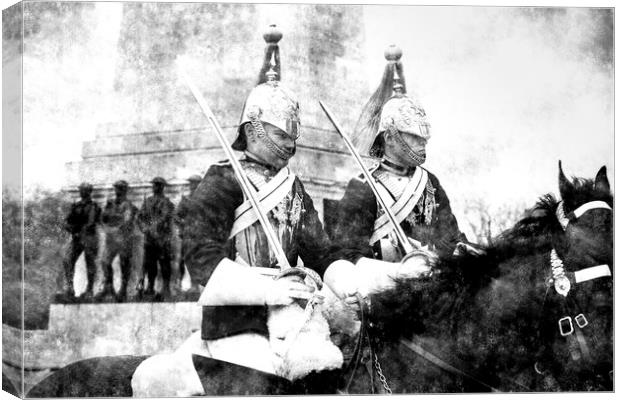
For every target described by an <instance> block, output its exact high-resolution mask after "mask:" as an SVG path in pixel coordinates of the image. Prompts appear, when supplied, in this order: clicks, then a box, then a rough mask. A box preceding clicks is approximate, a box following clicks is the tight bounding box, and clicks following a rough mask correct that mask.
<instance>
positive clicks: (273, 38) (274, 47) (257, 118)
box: [232, 25, 300, 150]
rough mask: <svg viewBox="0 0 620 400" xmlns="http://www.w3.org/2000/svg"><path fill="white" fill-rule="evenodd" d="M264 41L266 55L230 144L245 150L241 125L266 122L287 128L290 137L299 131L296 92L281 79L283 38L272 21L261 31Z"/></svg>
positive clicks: (296, 135) (244, 138) (237, 148)
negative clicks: (279, 43) (264, 30)
mask: <svg viewBox="0 0 620 400" xmlns="http://www.w3.org/2000/svg"><path fill="white" fill-rule="evenodd" d="M263 38H264V39H265V42H266V43H267V46H266V48H265V58H264V61H263V66H262V68H261V70H260V73H259V77H258V85H257V86H256V87H255V88H254V89H252V91H251V92H250V94H249V95H248V97H247V99H246V101H245V104H244V106H243V113H242V114H241V121H240V123H239V128H238V130H237V137H236V139H235V141H234V142H233V144H232V147H233V149H235V150H245V148H246V144H247V143H246V137H245V133H244V131H243V126H244V125H245V124H246V123H252V125H254V126H261V127H262V123H268V124H271V125H273V126H275V127H276V128H279V129H281V130H283V131H284V132H286V133H287V134H288V135H289V136H291V137H292V138H293V139H297V138H298V137H299V134H300V122H299V102H298V101H297V98H296V96H295V95H294V94H293V93H292V92H291V91H290V90H289V89H287V88H286V87H285V86H284V85H282V84H281V83H280V79H281V72H280V71H281V67H280V49H279V47H278V42H279V41H280V39H282V32H280V31H279V30H278V29H277V28H276V26H275V25H270V26H269V29H268V30H267V31H266V32H265V33H264V34H263Z"/></svg>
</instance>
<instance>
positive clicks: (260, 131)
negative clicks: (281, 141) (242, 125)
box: [250, 116, 295, 161]
mask: <svg viewBox="0 0 620 400" xmlns="http://www.w3.org/2000/svg"><path fill="white" fill-rule="evenodd" d="M250 124H252V126H253V127H254V130H255V131H256V136H258V138H259V139H260V140H262V141H263V143H265V145H266V146H267V148H268V149H269V150H270V151H271V152H272V153H274V154H275V155H276V156H278V158H281V159H282V160H285V161H288V160H289V159H290V158H291V157H293V156H294V155H295V150H293V151H287V150H284V149H283V148H281V147H280V146H278V145H277V144H276V142H274V141H273V139H271V138H270V137H269V135H268V134H267V132H265V128H264V127H263V124H262V123H261V122H260V120H259V119H258V118H256V117H255V116H250Z"/></svg>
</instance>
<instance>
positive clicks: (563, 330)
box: [558, 316, 575, 336]
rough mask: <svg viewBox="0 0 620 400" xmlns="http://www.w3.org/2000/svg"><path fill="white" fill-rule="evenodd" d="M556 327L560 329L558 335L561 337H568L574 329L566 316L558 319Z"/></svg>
mask: <svg viewBox="0 0 620 400" xmlns="http://www.w3.org/2000/svg"><path fill="white" fill-rule="evenodd" d="M558 326H559V327H560V335H562V336H568V335H570V334H572V333H573V332H575V329H574V328H573V321H572V320H571V318H570V317H568V316H567V317H564V318H560V320H559V321H558Z"/></svg>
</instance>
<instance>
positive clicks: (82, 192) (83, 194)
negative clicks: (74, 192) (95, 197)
mask: <svg viewBox="0 0 620 400" xmlns="http://www.w3.org/2000/svg"><path fill="white" fill-rule="evenodd" d="M80 197H81V198H82V199H83V200H88V199H90V189H85V188H82V189H80Z"/></svg>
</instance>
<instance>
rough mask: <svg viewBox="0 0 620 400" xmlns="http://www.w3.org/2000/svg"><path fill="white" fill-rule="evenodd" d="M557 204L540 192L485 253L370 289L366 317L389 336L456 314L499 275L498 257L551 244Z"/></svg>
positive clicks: (445, 260) (448, 259) (446, 260)
mask: <svg viewBox="0 0 620 400" xmlns="http://www.w3.org/2000/svg"><path fill="white" fill-rule="evenodd" d="M558 204H559V201H558V200H556V198H555V197H554V196H553V195H551V194H547V195H544V196H542V197H541V198H540V199H539V200H538V202H537V203H536V205H535V206H534V207H533V208H531V209H529V210H526V212H525V216H524V217H522V218H521V220H519V221H518V222H517V223H516V224H515V225H514V226H513V227H512V228H510V229H509V230H506V231H504V232H503V233H501V234H500V235H499V236H498V237H497V238H496V239H495V240H493V241H492V243H491V244H489V245H488V246H486V247H483V248H484V250H485V254H482V255H473V254H469V253H467V254H462V255H458V256H452V255H451V256H444V257H441V258H439V260H438V262H437V263H436V265H435V266H434V267H433V274H431V275H430V276H429V277H424V278H411V279H399V280H397V281H396V286H395V287H394V289H391V290H388V291H385V292H382V293H377V294H375V295H373V296H372V298H371V306H372V316H371V319H372V320H373V322H374V324H375V326H376V327H377V334H379V335H381V336H383V337H384V339H385V340H387V341H393V340H396V339H398V338H399V337H401V336H402V335H404V336H411V334H413V333H419V332H422V331H424V330H425V327H424V326H423V321H428V320H433V319H436V318H437V317H439V315H438V313H439V314H441V313H443V314H445V315H446V316H449V315H457V314H458V313H459V310H460V309H461V307H463V305H464V304H465V303H466V302H467V301H472V299H473V298H474V295H475V294H476V293H477V292H478V291H479V290H481V289H482V288H485V287H487V286H488V285H489V284H490V283H491V280H492V279H494V278H497V277H499V274H500V269H499V266H500V263H501V262H503V261H506V260H508V259H510V258H513V257H515V256H523V255H532V254H539V253H541V252H544V251H548V250H550V249H551V239H552V237H553V235H557V234H561V232H562V227H561V225H560V223H559V222H558V220H557V218H556V215H555V210H556V208H557V206H558ZM448 318H449V317H448Z"/></svg>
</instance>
